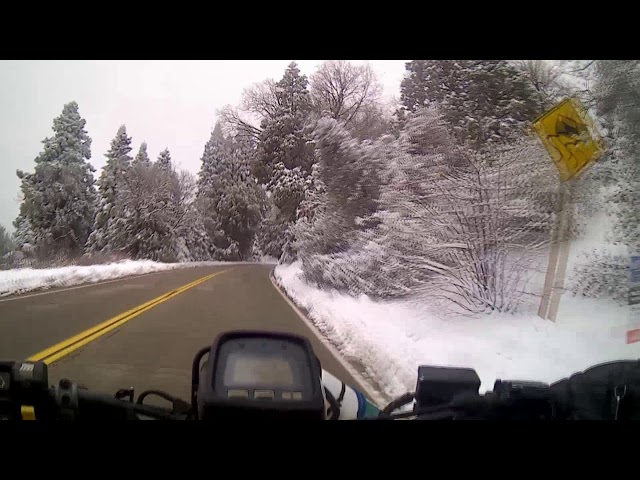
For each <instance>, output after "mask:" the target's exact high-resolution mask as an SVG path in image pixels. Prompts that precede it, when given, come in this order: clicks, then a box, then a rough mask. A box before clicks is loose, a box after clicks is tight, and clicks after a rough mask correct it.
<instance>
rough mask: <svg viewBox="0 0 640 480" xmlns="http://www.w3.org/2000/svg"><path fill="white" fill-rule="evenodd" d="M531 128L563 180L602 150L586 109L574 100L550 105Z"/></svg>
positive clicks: (593, 159) (574, 173)
mask: <svg viewBox="0 0 640 480" xmlns="http://www.w3.org/2000/svg"><path fill="white" fill-rule="evenodd" d="M533 128H534V129H535V131H536V133H537V134H538V136H539V137H540V139H541V140H542V143H543V144H544V146H545V147H546V149H547V150H548V151H549V154H550V155H551V158H552V159H553V161H554V163H555V164H556V167H558V170H559V171H560V178H561V179H562V180H563V181H564V180H570V179H571V178H573V177H575V176H576V175H578V174H579V173H581V172H582V171H584V170H585V169H586V167H588V166H589V165H590V164H591V163H593V162H595V161H596V160H597V159H598V158H600V156H601V155H602V153H603V152H604V148H603V144H602V139H601V138H600V137H599V135H598V134H597V132H596V129H595V126H594V125H593V122H592V121H591V119H590V118H589V115H588V114H587V111H586V110H585V109H584V107H583V106H582V105H581V104H580V102H579V101H578V100H576V99H573V98H570V99H567V100H564V101H563V102H562V103H560V104H558V105H556V106H555V107H553V108H552V109H551V110H549V111H548V112H547V113H545V114H544V115H542V116H541V117H540V118H538V119H537V120H536V121H535V122H533Z"/></svg>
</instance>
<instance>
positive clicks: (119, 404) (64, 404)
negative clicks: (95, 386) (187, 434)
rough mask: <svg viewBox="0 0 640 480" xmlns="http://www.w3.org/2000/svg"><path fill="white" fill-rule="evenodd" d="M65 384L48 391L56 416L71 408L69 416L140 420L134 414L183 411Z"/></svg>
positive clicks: (164, 416)
mask: <svg viewBox="0 0 640 480" xmlns="http://www.w3.org/2000/svg"><path fill="white" fill-rule="evenodd" d="M68 387H69V388H67V389H65V392H63V393H61V389H60V387H58V386H56V387H52V388H50V389H49V395H50V397H51V398H52V399H53V401H54V405H55V406H54V408H55V415H54V416H55V418H60V417H62V418H65V417H66V418H69V416H70V415H68V414H65V412H68V411H70V410H71V411H73V415H71V417H77V419H78V420H139V418H138V416H137V415H145V416H147V417H151V418H153V419H161V420H183V419H184V418H183V417H184V416H183V415H182V416H181V415H177V414H175V413H173V412H172V411H171V410H168V409H165V408H161V407H154V406H151V405H141V404H138V403H133V402H129V401H125V400H120V399H117V398H115V397H111V396H109V395H104V394H101V393H95V392H91V391H89V390H84V389H79V388H77V386H75V384H72V385H69V386H68ZM65 398H66V399H65Z"/></svg>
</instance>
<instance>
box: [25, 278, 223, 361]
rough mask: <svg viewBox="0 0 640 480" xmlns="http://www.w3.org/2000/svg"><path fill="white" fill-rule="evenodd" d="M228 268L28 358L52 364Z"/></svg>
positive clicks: (172, 291)
mask: <svg viewBox="0 0 640 480" xmlns="http://www.w3.org/2000/svg"><path fill="white" fill-rule="evenodd" d="M227 271H228V270H223V271H221V272H217V273H212V274H211V275H206V276H204V277H201V278H199V279H197V280H194V281H193V282H191V283H188V284H186V285H183V286H182V287H179V288H177V289H175V290H171V291H170V292H167V293H165V294H164V295H160V296H159V297H156V298H154V299H153V300H149V301H148V302H146V303H143V304H142V305H138V306H137V307H135V308H132V309H131V310H127V311H126V312H124V313H121V314H120V315H117V316H115V317H113V318H110V319H109V320H106V321H104V322H102V323H100V324H99V325H96V326H95V327H92V328H90V329H89V330H85V331H84V332H82V333H79V334H77V335H74V336H73V337H71V338H68V339H67V340H64V341H62V342H60V343H58V344H56V345H54V346H52V347H49V348H47V349H46V350H42V351H41V352H38V353H36V354H35V355H32V356H30V357H29V358H28V359H27V360H28V361H32V362H36V361H43V362H45V363H46V364H48V365H50V364H52V363H53V362H55V361H57V360H59V359H61V358H62V357H64V356H66V355H69V354H70V353H71V352H73V351H75V350H77V349H78V348H80V347H82V346H84V345H86V344H87V343H89V342H92V341H93V340H95V339H97V338H99V337H101V336H102V335H104V334H106V333H108V332H110V331H111V330H113V329H115V328H118V327H120V326H121V325H124V324H125V323H127V322H128V321H129V320H131V319H133V318H135V317H137V316H138V315H141V314H143V313H144V312H146V311H147V310H150V309H152V308H153V307H155V306H157V305H160V304H161V303H162V302H166V301H167V300H169V299H170V298H173V297H175V296H176V295H180V294H181V293H182V292H185V291H187V290H189V289H190V288H193V287H195V286H197V285H200V284H201V283H203V282H206V281H207V280H209V279H211V278H213V277H216V276H218V275H222V274H223V273H225V272H227Z"/></svg>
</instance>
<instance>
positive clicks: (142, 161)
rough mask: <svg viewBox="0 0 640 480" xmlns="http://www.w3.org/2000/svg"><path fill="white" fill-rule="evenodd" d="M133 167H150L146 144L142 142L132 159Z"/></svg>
mask: <svg viewBox="0 0 640 480" xmlns="http://www.w3.org/2000/svg"><path fill="white" fill-rule="evenodd" d="M133 165H144V166H149V165H151V160H149V155H148V154H147V142H142V143H141V144H140V149H139V150H138V153H137V154H136V158H134V159H133Z"/></svg>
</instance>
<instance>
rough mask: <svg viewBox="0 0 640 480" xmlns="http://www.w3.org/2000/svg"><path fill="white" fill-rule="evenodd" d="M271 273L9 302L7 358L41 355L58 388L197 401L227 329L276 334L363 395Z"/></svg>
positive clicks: (0, 346)
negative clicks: (194, 378) (203, 369)
mask: <svg viewBox="0 0 640 480" xmlns="http://www.w3.org/2000/svg"><path fill="white" fill-rule="evenodd" d="M272 268H273V267H272V266H269V265H256V264H247V265H230V266H215V267H194V268H186V269H179V270H171V271H167V272H159V273H154V274H150V275H144V276H138V277H134V278H127V279H122V280H117V281H110V282H106V283H103V284H97V285H90V286H86V287H81V288H70V289H62V290H59V291H48V292H43V293H40V294H35V295H25V296H24V297H20V296H18V297H13V298H9V299H5V300H3V301H1V302H0V358H1V359H7V360H9V359H16V360H17V359H23V358H28V357H31V358H33V357H34V356H36V357H37V356H39V357H41V358H43V359H45V361H47V363H49V364H50V365H49V377H50V381H51V383H54V382H57V381H58V380H59V379H60V378H63V377H67V378H70V379H72V380H74V381H75V382H78V383H81V384H84V385H86V386H87V387H89V388H90V389H92V390H97V391H102V392H108V393H111V392H115V390H117V389H118V388H124V387H129V386H135V388H136V391H138V392H139V391H141V390H140V389H147V388H155V389H162V390H166V391H168V392H170V393H173V394H175V395H179V396H181V397H182V398H188V397H189V387H190V380H191V362H192V359H193V356H194V355H195V353H196V352H197V351H198V350H199V349H200V348H201V347H203V346H205V345H207V344H210V343H211V341H212V339H213V338H214V337H215V336H216V335H217V334H218V333H219V332H221V331H224V330H229V329H245V328H246V329H251V328H253V329H267V330H276V331H287V332H292V333H298V334H301V335H305V336H306V337H307V338H309V339H310V340H311V342H312V344H313V347H314V349H315V350H316V353H317V354H318V357H319V358H320V360H321V362H322V365H323V367H324V368H326V369H327V370H328V371H330V372H332V373H334V374H335V375H336V376H338V377H340V378H343V379H345V380H346V381H348V382H349V383H350V384H352V385H354V386H356V387H360V388H362V386H361V385H359V384H358V382H357V381H356V380H354V379H353V377H352V376H351V375H350V374H349V373H348V372H347V371H346V369H345V368H344V367H343V365H342V363H341V362H340V361H338V360H337V359H336V358H335V357H334V355H333V353H332V352H331V351H329V350H328V349H327V348H326V347H325V345H324V344H323V343H322V342H321V341H320V340H319V339H318V338H317V337H316V335H315V334H314V333H312V332H311V331H310V330H309V327H308V326H307V325H306V324H305V323H304V322H303V321H302V320H301V319H300V318H299V317H298V315H297V314H296V312H294V310H292V308H291V307H290V306H289V304H288V303H287V302H286V301H285V300H284V299H283V298H282V297H281V295H280V294H279V293H278V291H277V290H276V289H275V288H274V287H273V285H272V284H271V281H270V279H269V271H270V270H271V269H272ZM170 292H171V293H170ZM169 293H170V294H169ZM167 294H169V295H167ZM150 301H152V302H150Z"/></svg>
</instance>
